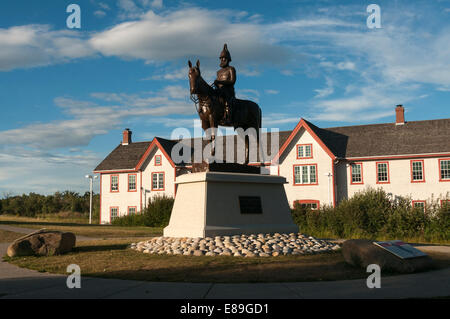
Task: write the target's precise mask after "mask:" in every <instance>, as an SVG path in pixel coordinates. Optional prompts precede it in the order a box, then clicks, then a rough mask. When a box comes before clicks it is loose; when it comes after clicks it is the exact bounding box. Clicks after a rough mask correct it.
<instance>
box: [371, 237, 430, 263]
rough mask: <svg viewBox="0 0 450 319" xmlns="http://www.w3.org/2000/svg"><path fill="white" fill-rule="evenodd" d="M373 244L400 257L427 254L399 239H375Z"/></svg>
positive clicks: (406, 257) (405, 257) (414, 256)
mask: <svg viewBox="0 0 450 319" xmlns="http://www.w3.org/2000/svg"><path fill="white" fill-rule="evenodd" d="M374 244H375V245H377V246H378V247H381V248H383V249H385V250H387V251H388V252H390V253H392V254H394V255H395V256H397V257H399V258H401V259H409V258H416V257H423V256H427V254H425V253H424V252H422V251H420V250H418V249H416V248H414V247H413V246H411V245H409V244H407V243H404V242H402V241H401V240H390V241H377V242H374Z"/></svg>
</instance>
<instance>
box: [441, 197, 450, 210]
mask: <svg viewBox="0 0 450 319" xmlns="http://www.w3.org/2000/svg"><path fill="white" fill-rule="evenodd" d="M444 203H447V206H448V207H450V199H441V208H442V207H444Z"/></svg>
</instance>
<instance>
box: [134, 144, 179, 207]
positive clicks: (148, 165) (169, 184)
mask: <svg viewBox="0 0 450 319" xmlns="http://www.w3.org/2000/svg"><path fill="white" fill-rule="evenodd" d="M156 156H160V158H161V165H159V166H157V165H155V157H156ZM142 167H143V172H142V185H143V188H144V189H143V195H142V196H143V197H142V203H143V204H142V205H143V207H146V205H147V204H148V201H149V200H150V198H151V197H154V196H158V195H161V196H162V195H166V196H169V197H174V196H175V169H174V168H173V167H172V165H171V163H170V162H169V160H168V159H167V158H166V157H165V156H164V154H163V152H161V150H160V149H159V148H156V147H155V149H154V150H153V151H152V152H151V153H150V154H149V156H148V159H147V160H146V162H145V163H144V165H143V166H142ZM161 172H162V173H164V190H154V189H153V190H152V173H161Z"/></svg>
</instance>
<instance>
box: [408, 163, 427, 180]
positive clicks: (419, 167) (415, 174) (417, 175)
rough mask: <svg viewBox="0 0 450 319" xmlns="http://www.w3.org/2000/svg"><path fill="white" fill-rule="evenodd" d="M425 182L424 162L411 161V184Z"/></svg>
mask: <svg viewBox="0 0 450 319" xmlns="http://www.w3.org/2000/svg"><path fill="white" fill-rule="evenodd" d="M423 182H425V172H424V161H423V160H414V161H411V183H423Z"/></svg>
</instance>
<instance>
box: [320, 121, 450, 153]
mask: <svg viewBox="0 0 450 319" xmlns="http://www.w3.org/2000/svg"><path fill="white" fill-rule="evenodd" d="M323 131H326V132H323ZM322 133H323V136H322V138H323V140H324V142H325V143H327V144H328V145H329V146H330V148H332V149H333V151H334V152H335V154H336V156H338V157H346V158H352V157H368V156H371V157H375V156H388V155H389V156H390V155H393V156H395V155H413V154H436V153H445V152H450V119H441V120H427V121H414V122H406V123H405V124H404V125H395V123H387V124H372V125H358V126H345V127H332V128H327V129H326V130H322Z"/></svg>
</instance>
